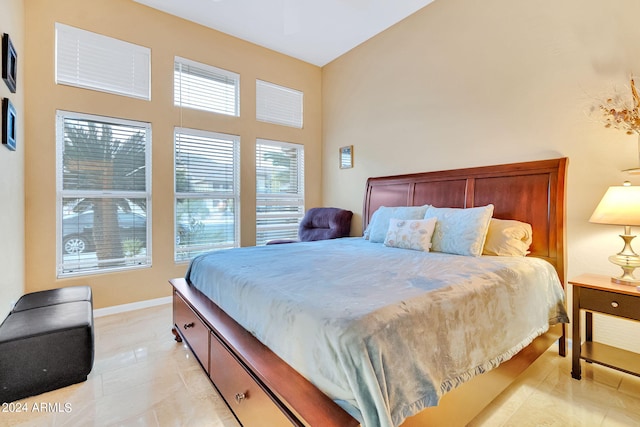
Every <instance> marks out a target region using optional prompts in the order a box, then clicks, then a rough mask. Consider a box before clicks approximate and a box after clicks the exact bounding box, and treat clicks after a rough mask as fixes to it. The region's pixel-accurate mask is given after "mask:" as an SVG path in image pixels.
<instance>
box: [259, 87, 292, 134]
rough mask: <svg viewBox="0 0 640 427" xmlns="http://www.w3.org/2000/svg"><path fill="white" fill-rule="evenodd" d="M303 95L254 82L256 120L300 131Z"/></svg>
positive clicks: (283, 88) (286, 88)
mask: <svg viewBox="0 0 640 427" xmlns="http://www.w3.org/2000/svg"><path fill="white" fill-rule="evenodd" d="M302 100H303V93H302V92H300V91H298V90H295V89H290V88H288V87H284V86H278V85H276V84H273V83H269V82H265V81H262V80H256V119H257V120H260V121H262V122H268V123H275V124H278V125H285V126H291V127H295V128H299V129H302Z"/></svg>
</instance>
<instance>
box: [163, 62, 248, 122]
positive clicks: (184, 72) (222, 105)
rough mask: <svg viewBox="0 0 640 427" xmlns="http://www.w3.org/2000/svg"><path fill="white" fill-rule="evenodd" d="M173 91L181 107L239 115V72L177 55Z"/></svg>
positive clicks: (175, 99) (177, 103)
mask: <svg viewBox="0 0 640 427" xmlns="http://www.w3.org/2000/svg"><path fill="white" fill-rule="evenodd" d="M173 95H174V96H173V100H174V101H173V103H174V105H177V106H180V107H186V108H195V109H198V110H204V111H209V112H212V113H219V114H227V115H229V116H239V115H240V75H239V74H236V73H233V72H231V71H227V70H223V69H221V68H216V67H212V66H211V65H206V64H201V63H199V62H195V61H190V60H188V59H184V58H180V57H177V56H176V58H175V62H174V74H173Z"/></svg>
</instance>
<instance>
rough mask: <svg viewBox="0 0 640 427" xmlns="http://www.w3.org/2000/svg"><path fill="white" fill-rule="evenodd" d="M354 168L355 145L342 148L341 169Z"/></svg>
mask: <svg viewBox="0 0 640 427" xmlns="http://www.w3.org/2000/svg"><path fill="white" fill-rule="evenodd" d="M352 167H353V145H347V146H346V147H340V169H349V168H352Z"/></svg>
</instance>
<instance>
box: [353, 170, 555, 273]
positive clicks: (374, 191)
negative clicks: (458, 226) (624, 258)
mask: <svg viewBox="0 0 640 427" xmlns="http://www.w3.org/2000/svg"><path fill="white" fill-rule="evenodd" d="M566 170H567V158H566V157H564V158H559V159H551V160H541V161H533V162H523V163H511V164H505V165H494V166H483V167H475V168H466V169H454V170H446V171H437V172H425V173H416V174H409V175H395V176H386V177H376V178H369V179H368V180H367V187H366V191H365V198H364V208H363V211H362V218H363V229H365V228H366V227H367V225H368V224H369V221H370V219H371V215H372V214H373V212H375V210H376V209H378V208H379V207H380V206H420V205H425V204H430V205H433V206H437V207H453V208H471V207H475V206H484V205H487V204H489V203H492V204H493V205H494V214H493V217H494V218H499V219H516V220H518V221H523V222H527V223H529V224H531V226H532V228H533V243H532V244H531V248H530V250H531V254H530V256H535V257H539V258H543V259H546V260H547V261H549V262H550V263H551V264H553V265H554V266H555V267H556V270H557V271H558V276H559V277H560V280H561V281H562V282H563V283H564V279H565V277H564V260H565V252H564V239H565V226H564V224H565V180H566Z"/></svg>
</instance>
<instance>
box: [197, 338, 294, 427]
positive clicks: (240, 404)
mask: <svg viewBox="0 0 640 427" xmlns="http://www.w3.org/2000/svg"><path fill="white" fill-rule="evenodd" d="M210 346H211V348H210V357H211V359H210V371H209V377H210V378H211V380H212V381H213V382H214V384H215V385H216V386H217V388H218V390H219V391H220V394H222V397H223V398H224V400H226V401H227V404H228V405H229V406H230V407H231V409H232V410H233V412H234V413H235V415H236V417H238V420H239V421H240V422H241V423H242V425H245V426H260V425H264V426H269V427H280V426H283V427H284V426H286V427H290V426H292V425H293V426H297V425H300V424H299V423H296V422H293V421H291V420H290V418H289V417H288V416H287V415H286V414H285V412H288V411H287V409H285V408H283V407H282V405H281V404H280V403H279V402H277V401H276V400H275V399H274V398H272V397H271V395H270V394H268V393H267V392H266V391H265V390H264V389H263V388H262V386H261V385H260V384H259V383H258V382H257V381H256V380H255V379H254V378H253V377H252V376H251V375H250V374H249V373H248V372H247V370H246V369H245V368H244V366H242V364H241V363H240V362H239V361H238V360H237V359H236V358H235V357H234V356H233V355H231V353H230V352H229V351H228V350H227V349H226V347H225V346H224V345H223V344H222V343H221V342H220V340H219V339H218V337H217V336H216V335H215V334H214V333H211V339H210ZM283 411H284V412H283Z"/></svg>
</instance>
